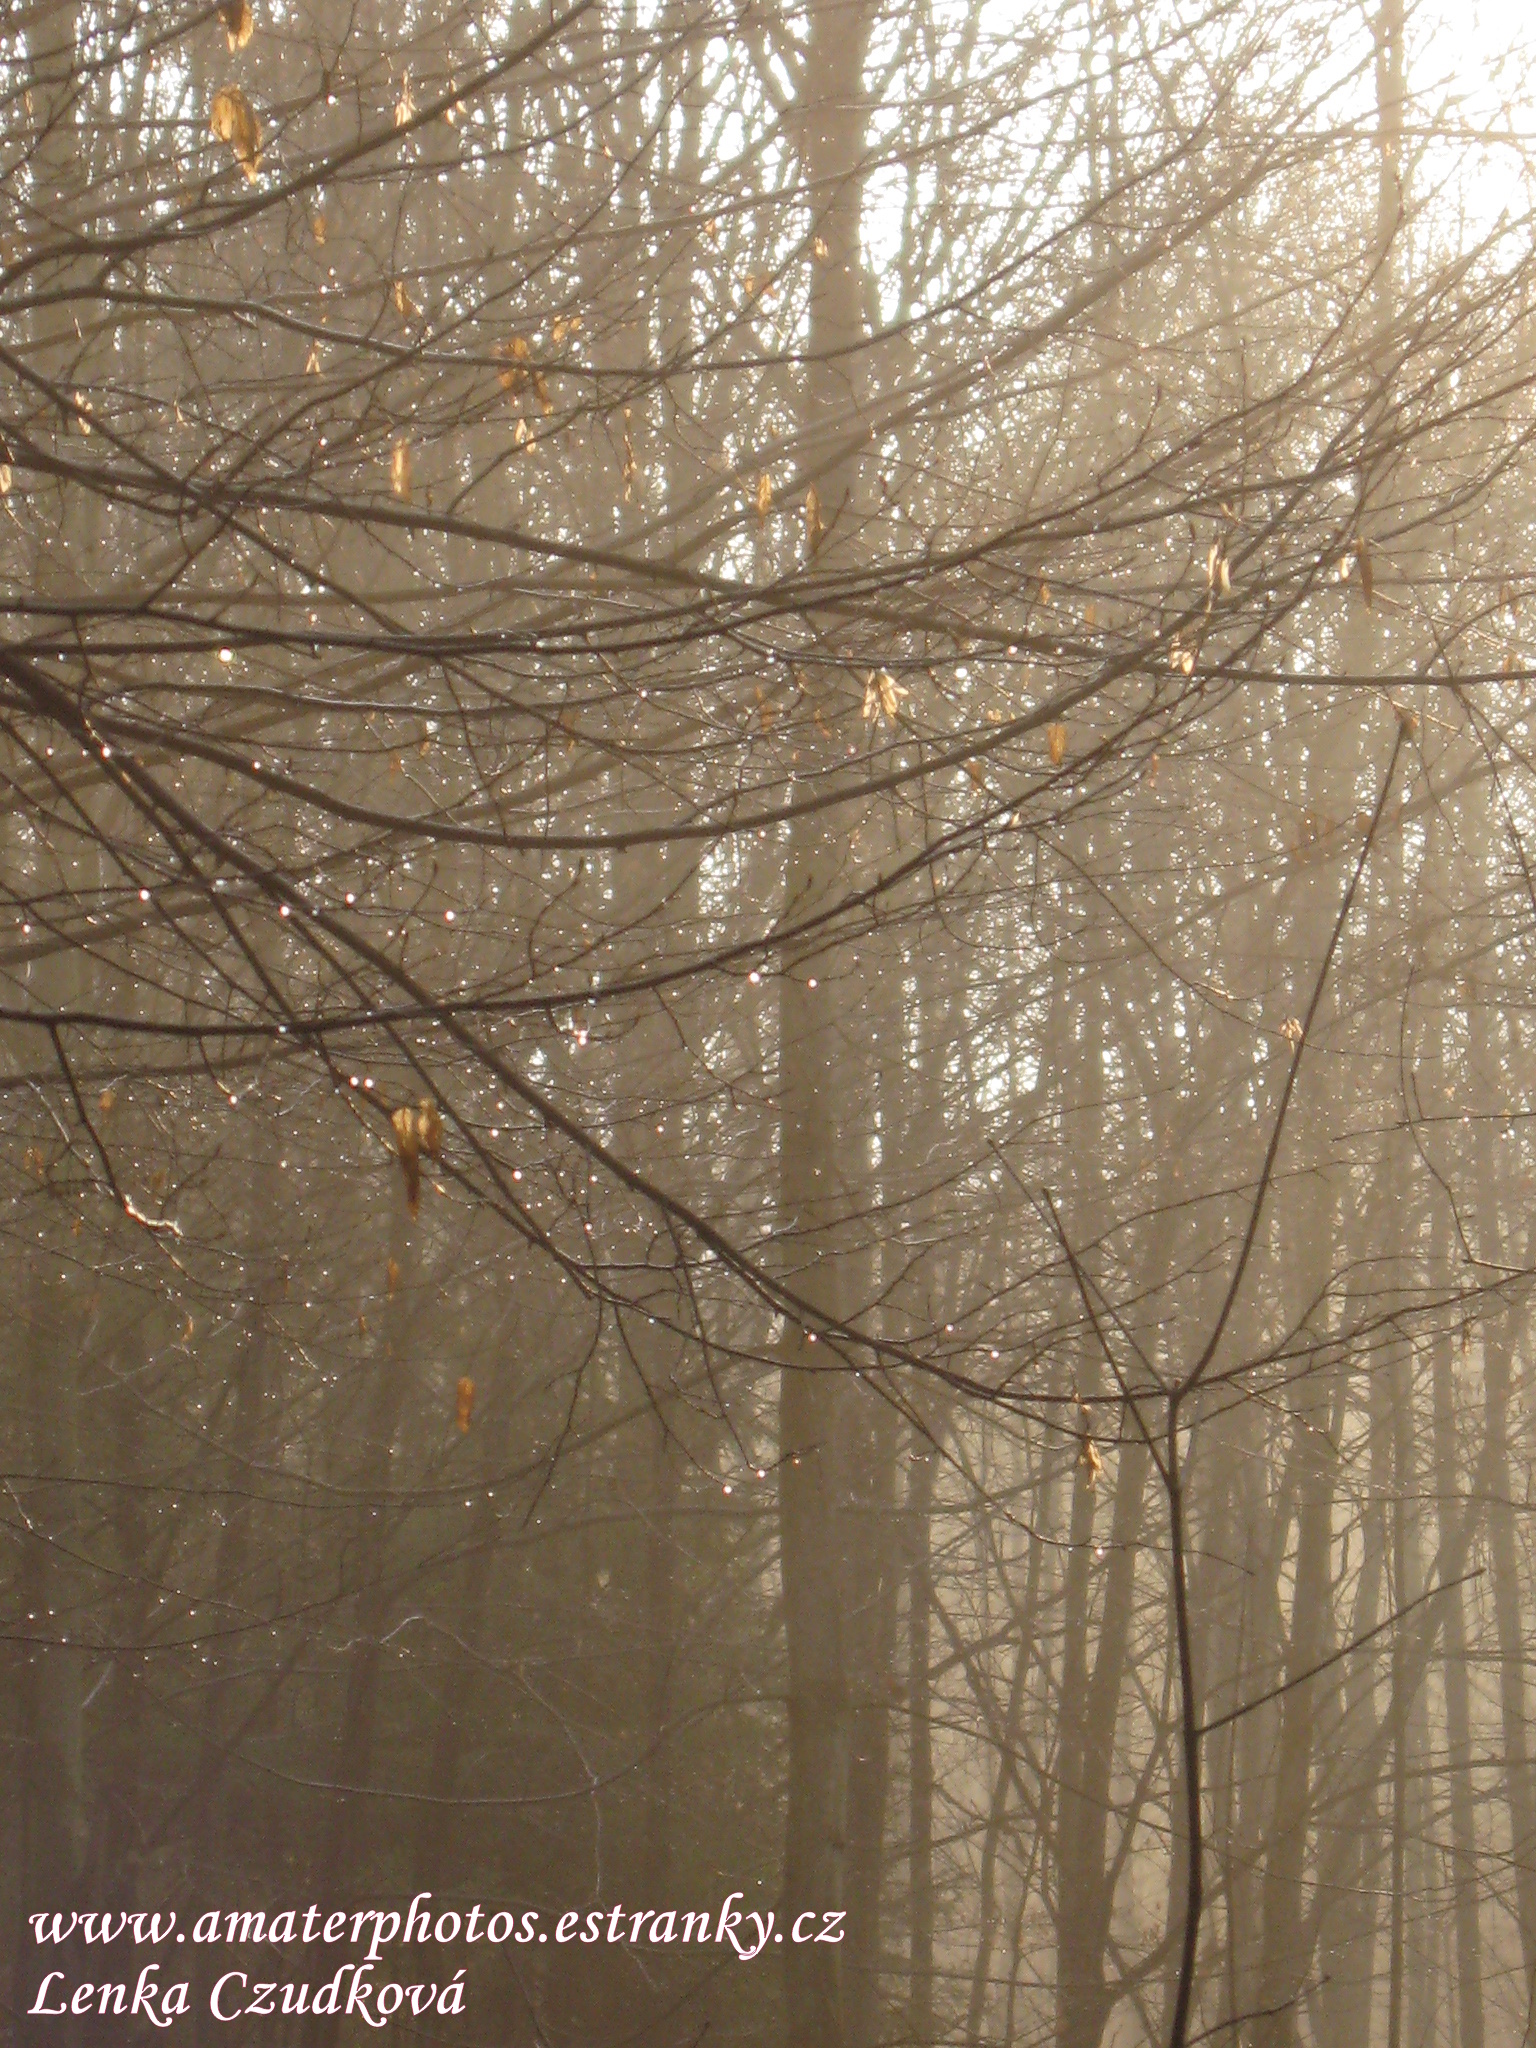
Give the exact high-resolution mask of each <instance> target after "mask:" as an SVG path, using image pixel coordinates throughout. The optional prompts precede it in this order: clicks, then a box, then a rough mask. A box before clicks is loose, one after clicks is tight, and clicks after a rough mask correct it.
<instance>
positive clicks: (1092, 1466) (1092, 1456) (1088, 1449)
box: [1077, 1436, 1104, 1486]
mask: <svg viewBox="0 0 1536 2048" xmlns="http://www.w3.org/2000/svg"><path fill="white" fill-rule="evenodd" d="M1077 1462H1078V1465H1079V1467H1080V1469H1081V1470H1082V1471H1083V1472H1084V1473H1085V1474H1086V1475H1087V1478H1086V1481H1085V1484H1087V1485H1089V1486H1092V1485H1093V1484H1094V1482H1095V1481H1096V1480H1097V1478H1098V1476H1099V1474H1100V1473H1101V1472H1102V1471H1103V1470H1104V1460H1103V1459H1102V1458H1101V1457H1100V1456H1099V1447H1098V1445H1097V1444H1096V1443H1095V1442H1094V1440H1093V1438H1092V1437H1091V1436H1085V1437H1084V1438H1083V1445H1082V1449H1081V1450H1080V1451H1079V1452H1078V1454H1077Z"/></svg>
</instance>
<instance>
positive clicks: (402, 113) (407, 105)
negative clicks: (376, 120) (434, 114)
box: [395, 71, 416, 128]
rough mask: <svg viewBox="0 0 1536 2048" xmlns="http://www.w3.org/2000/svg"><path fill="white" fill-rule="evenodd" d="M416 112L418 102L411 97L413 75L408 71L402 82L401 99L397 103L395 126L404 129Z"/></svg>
mask: <svg viewBox="0 0 1536 2048" xmlns="http://www.w3.org/2000/svg"><path fill="white" fill-rule="evenodd" d="M415 112H416V102H415V100H414V99H413V98H412V96H411V74H410V73H409V71H407V72H406V73H405V75H404V77H403V78H402V79H401V80H400V97H399V99H397V100H396V101H395V126H396V127H397V128H403V127H404V126H405V124H406V122H407V121H409V120H411V119H412V117H413V116H414V115H415Z"/></svg>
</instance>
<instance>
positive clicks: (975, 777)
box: [965, 761, 987, 789]
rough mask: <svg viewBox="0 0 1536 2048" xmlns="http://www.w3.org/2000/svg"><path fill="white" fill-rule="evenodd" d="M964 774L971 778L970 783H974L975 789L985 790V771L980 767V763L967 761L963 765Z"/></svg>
mask: <svg viewBox="0 0 1536 2048" xmlns="http://www.w3.org/2000/svg"><path fill="white" fill-rule="evenodd" d="M965 772H966V774H967V775H969V777H970V778H971V780H972V782H974V783H975V785H976V787H977V788H978V789H985V788H986V786H987V777H986V771H985V769H983V767H982V765H981V763H980V762H979V761H967V762H966V764H965Z"/></svg>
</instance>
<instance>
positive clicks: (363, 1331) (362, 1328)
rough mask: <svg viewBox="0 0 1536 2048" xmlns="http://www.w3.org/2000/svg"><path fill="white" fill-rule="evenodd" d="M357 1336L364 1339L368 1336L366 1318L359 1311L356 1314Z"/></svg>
mask: <svg viewBox="0 0 1536 2048" xmlns="http://www.w3.org/2000/svg"><path fill="white" fill-rule="evenodd" d="M357 1334H358V1335H359V1337H366V1336H367V1334H368V1318H367V1316H366V1315H364V1313H363V1311H362V1310H361V1309H359V1310H358V1312H357Z"/></svg>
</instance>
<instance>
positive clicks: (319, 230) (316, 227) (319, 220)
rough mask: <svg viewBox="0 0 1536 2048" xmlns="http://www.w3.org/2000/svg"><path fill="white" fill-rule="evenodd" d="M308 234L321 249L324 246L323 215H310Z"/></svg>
mask: <svg viewBox="0 0 1536 2048" xmlns="http://www.w3.org/2000/svg"><path fill="white" fill-rule="evenodd" d="M309 232H310V233H311V234H312V235H313V236H314V238H315V240H316V241H317V242H318V243H319V244H320V245H321V247H322V248H323V247H324V246H325V215H324V214H323V213H314V214H311V215H310V219H309Z"/></svg>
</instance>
